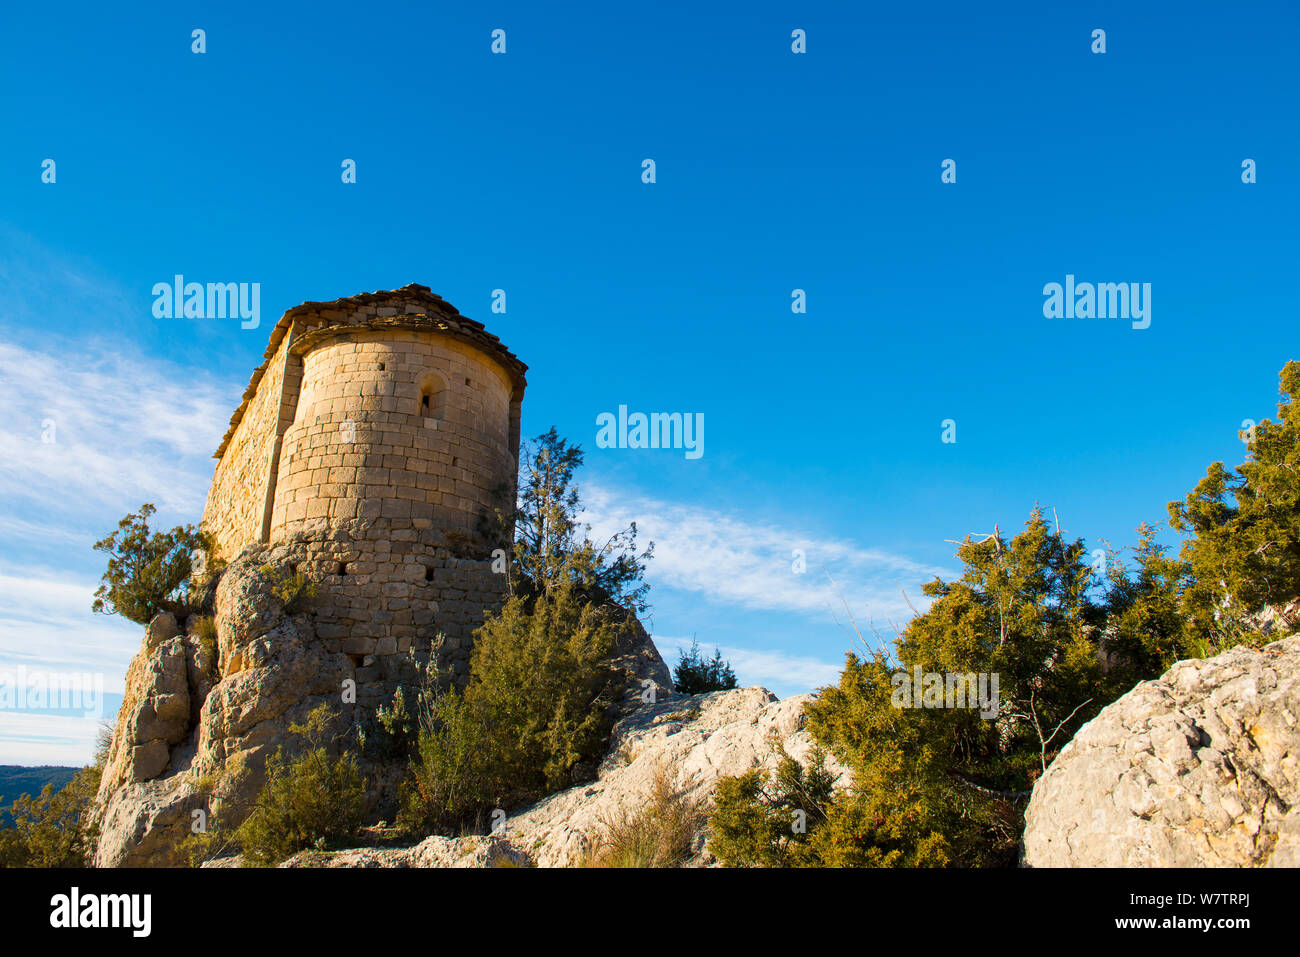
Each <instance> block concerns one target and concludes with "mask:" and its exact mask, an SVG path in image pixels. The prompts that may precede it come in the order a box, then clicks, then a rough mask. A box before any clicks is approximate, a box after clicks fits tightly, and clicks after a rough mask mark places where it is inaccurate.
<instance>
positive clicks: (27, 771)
mask: <svg viewBox="0 0 1300 957" xmlns="http://www.w3.org/2000/svg"><path fill="white" fill-rule="evenodd" d="M79 770H81V769H80V768H64V767H57V766H55V765H52V764H46V765H42V766H41V767H38V768H25V767H22V766H20V765H16V764H0V827H8V826H9V805H11V804H13V803H14V801H16V800H18V799H19V798H20V797H22V796H23V795H24V794H30V795H31V796H32V797H35V796H36V795H38V794H40V793H41V788H43V787H45V785H47V784H53V785H54V790H56V791H57V790H59V788H61V787H63V786H64V785H65V784H67V783H68V782H69V781H71V780H72V776H73V775H74V774H76V773H77V772H78V771H79Z"/></svg>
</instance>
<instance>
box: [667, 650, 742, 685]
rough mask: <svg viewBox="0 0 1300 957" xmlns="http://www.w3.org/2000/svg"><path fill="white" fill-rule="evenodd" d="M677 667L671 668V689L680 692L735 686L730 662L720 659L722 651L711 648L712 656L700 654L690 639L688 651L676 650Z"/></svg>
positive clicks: (734, 676)
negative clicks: (707, 656)
mask: <svg viewBox="0 0 1300 957" xmlns="http://www.w3.org/2000/svg"><path fill="white" fill-rule="evenodd" d="M678 656H679V657H678V660H677V667H676V668H675V669H674V670H673V690H674V691H680V692H681V693H682V694H708V693H709V692H710V691H726V690H728V689H729V688H734V687H736V673H735V672H734V671H732V670H731V664H730V662H726V661H723V660H722V652H721V651H719V650H718V649H717V648H714V649H713V657H712V658H707V659H706V658H702V657H701V656H700V646H699V645H698V644H696V642H695V639H693V638H692V639H691V650H690V651H689V652H686V651H684V650H683V651H679V652H678Z"/></svg>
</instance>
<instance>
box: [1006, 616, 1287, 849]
mask: <svg viewBox="0 0 1300 957" xmlns="http://www.w3.org/2000/svg"><path fill="white" fill-rule="evenodd" d="M1025 818H1026V829H1025V839H1024V848H1025V853H1024V860H1025V863H1026V864H1027V865H1029V866H1032V867H1068V866H1082V867H1189V866H1192V867H1194V866H1209V867H1263V866H1272V867H1295V866H1300V637H1292V638H1286V639H1283V640H1281V641H1277V642H1274V643H1273V644H1271V645H1268V646H1267V647H1266V648H1264V649H1263V650H1262V651H1259V650H1253V649H1250V648H1245V647H1240V648H1235V649H1233V650H1231V651H1228V652H1226V653H1224V654H1222V655H1219V656H1217V657H1214V658H1209V659H1205V660H1192V661H1182V662H1179V663H1178V664H1176V665H1174V666H1173V667H1172V668H1170V669H1169V671H1167V672H1166V673H1165V674H1164V676H1163V677H1161V678H1160V679H1159V680H1156V681H1144V682H1142V683H1141V684H1139V685H1138V686H1137V687H1136V688H1134V689H1133V690H1132V691H1130V692H1129V693H1128V694H1126V695H1125V696H1124V697H1122V698H1120V699H1119V700H1118V701H1116V702H1115V703H1114V704H1112V705H1110V706H1109V707H1107V708H1105V709H1104V710H1103V711H1102V712H1101V713H1100V714H1099V715H1098V716H1097V717H1096V718H1095V719H1093V720H1092V721H1090V722H1089V723H1088V724H1086V725H1084V726H1083V727H1082V728H1081V729H1080V730H1079V732H1078V734H1076V735H1075V737H1074V739H1073V740H1072V741H1071V742H1070V743H1069V744H1068V745H1066V747H1065V748H1064V749H1063V750H1062V751H1061V753H1060V754H1059V755H1058V756H1057V758H1056V760H1055V761H1053V762H1052V764H1051V765H1050V766H1049V767H1048V769H1047V772H1046V773H1045V774H1044V775H1043V777H1042V778H1041V779H1040V780H1039V781H1038V783H1037V784H1036V785H1035V787H1034V792H1033V796H1032V798H1031V799H1030V803H1029V807H1028V810H1027V811H1026V815H1025Z"/></svg>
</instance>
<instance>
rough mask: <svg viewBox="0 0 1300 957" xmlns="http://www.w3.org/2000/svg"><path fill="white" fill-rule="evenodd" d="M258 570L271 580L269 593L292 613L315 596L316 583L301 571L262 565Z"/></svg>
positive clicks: (316, 590)
mask: <svg viewBox="0 0 1300 957" xmlns="http://www.w3.org/2000/svg"><path fill="white" fill-rule="evenodd" d="M259 571H261V573H262V574H263V575H264V576H265V577H266V578H267V579H268V580H269V581H270V582H271V594H273V595H274V596H275V597H276V598H278V599H280V603H281V604H283V605H284V610H285V611H286V612H287V613H289V614H291V615H292V614H294V613H295V612H297V611H299V610H300V609H301V608H302V604H303V602H304V601H307V600H310V599H312V598H315V597H316V595H317V593H318V591H319V589H318V588H317V586H316V583H315V582H314V581H312V580H311V579H310V578H308V577H307V576H306V575H305V574H303V573H302V572H297V571H289V570H288V569H287V568H276V567H275V566H274V565H263V566H262V567H261V568H260V569H259Z"/></svg>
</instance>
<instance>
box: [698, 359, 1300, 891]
mask: <svg viewBox="0 0 1300 957" xmlns="http://www.w3.org/2000/svg"><path fill="white" fill-rule="evenodd" d="M1281 392H1282V402H1281V403H1280V405H1279V407H1278V411H1279V421H1278V422H1276V423H1274V422H1270V421H1269V420H1264V421H1263V422H1261V423H1260V424H1259V425H1258V426H1257V427H1256V428H1255V431H1254V434H1253V435H1244V436H1243V438H1245V439H1246V440H1247V442H1248V449H1249V452H1248V456H1247V461H1246V462H1245V463H1244V464H1243V465H1241V466H1238V467H1237V468H1236V469H1235V470H1233V472H1231V473H1229V472H1228V471H1227V470H1226V469H1224V468H1223V466H1222V463H1217V462H1216V463H1214V464H1213V465H1211V466H1210V469H1209V471H1208V473H1207V475H1206V477H1205V478H1204V479H1202V481H1201V482H1200V483H1199V484H1198V485H1197V487H1196V489H1195V490H1194V491H1193V492H1192V493H1191V494H1190V495H1188V496H1187V498H1186V500H1185V501H1184V502H1173V503H1170V505H1169V513H1170V524H1171V525H1172V527H1173V528H1174V529H1175V530H1177V531H1180V532H1184V533H1187V534H1188V535H1189V538H1188V539H1187V540H1186V541H1185V542H1184V543H1183V545H1182V548H1181V550H1180V554H1179V557H1178V558H1171V557H1169V556H1168V555H1167V554H1166V550H1165V549H1164V548H1162V547H1161V546H1160V545H1158V544H1157V542H1156V531H1157V530H1156V529H1155V527H1153V526H1149V525H1144V526H1141V527H1140V528H1139V529H1138V535H1139V542H1138V545H1137V547H1136V548H1135V549H1134V562H1133V566H1132V567H1131V568H1130V567H1126V566H1125V564H1123V563H1122V562H1121V561H1120V560H1119V556H1118V555H1116V554H1115V553H1114V552H1113V551H1110V552H1108V553H1107V559H1108V560H1107V561H1105V562H1103V563H1099V562H1096V561H1089V560H1088V554H1089V553H1088V552H1087V550H1086V546H1085V545H1084V543H1083V541H1082V540H1081V539H1073V540H1068V539H1066V538H1065V537H1064V536H1063V535H1062V533H1061V532H1060V530H1059V527H1053V526H1049V524H1048V523H1047V521H1046V519H1045V517H1044V515H1043V513H1042V512H1041V510H1039V509H1037V508H1035V509H1034V511H1033V513H1032V514H1031V516H1030V518H1029V521H1028V522H1027V523H1026V524H1025V528H1024V531H1022V532H1021V533H1020V534H1018V535H1016V536H1015V537H1014V538H1012V539H1010V540H1009V541H1008V540H1007V538H1006V537H1005V536H1003V535H1002V534H1001V533H1000V532H998V531H996V530H995V532H994V533H993V534H992V535H989V536H984V537H980V538H976V537H973V536H968V537H967V538H966V539H965V540H964V541H962V542H961V543H960V545H959V546H958V550H957V557H958V558H959V559H960V560H961V562H962V565H963V574H962V575H961V577H960V578H958V579H957V580H956V581H952V582H944V581H940V580H939V579H935V580H934V581H932V582H930V583H929V584H927V585H926V586H925V588H924V591H925V594H926V595H927V596H929V597H930V598H932V599H933V602H932V604H931V605H930V607H929V609H928V610H927V611H926V612H924V613H923V614H918V615H917V616H916V617H915V618H914V619H913V620H912V621H911V622H910V623H909V624H908V625H907V627H906V628H905V629H904V630H903V631H902V633H901V634H900V635H899V636H898V637H897V639H896V640H895V641H894V642H893V645H892V649H891V648H888V647H874V648H872V647H867V648H865V649H864V653H863V654H862V655H861V656H859V655H858V654H855V653H849V654H848V655H847V657H846V661H845V667H844V671H843V673H842V674H841V676H840V680H839V683H838V684H837V685H836V686H834V687H830V688H827V689H825V690H824V691H823V692H822V694H821V697H820V699H819V700H817V701H816V702H814V703H813V704H811V705H810V706H809V707H808V712H807V713H808V719H809V727H810V730H811V731H812V733H813V736H814V738H815V739H816V740H817V741H818V742H819V743H820V744H821V745H822V746H824V747H826V748H828V749H829V750H831V751H832V752H833V753H834V754H835V755H836V756H837V757H838V758H839V759H840V760H841V761H842V762H843V763H844V764H845V765H846V766H848V767H849V768H850V769H851V771H852V777H853V781H852V786H851V787H850V788H848V789H846V790H843V791H839V792H837V793H835V794H834V795H831V794H828V793H826V792H825V791H824V790H821V789H818V788H817V787H815V786H812V787H810V786H809V785H808V784H807V783H805V782H804V781H803V777H802V776H806V775H809V774H811V773H812V772H811V771H809V770H807V769H800V768H798V767H795V766H791V765H790V764H787V763H783V764H782V766H781V770H780V771H779V773H778V774H777V775H776V780H775V781H774V782H772V783H770V784H769V782H768V781H767V779H766V777H765V776H764V775H762V774H761V773H760V772H751V773H750V774H747V775H743V776H740V777H737V778H732V779H728V780H725V781H723V782H722V783H721V785H720V787H719V792H718V797H717V802H716V808H715V811H714V813H713V816H712V819H711V824H712V828H713V833H714V836H713V839H712V843H711V846H712V847H713V849H714V852H715V853H716V854H717V855H718V856H719V857H720V858H721V859H722V860H723V861H724V862H725V863H727V864H729V865H733V866H754V865H759V866H761V865H774V864H793V865H831V866H845V865H849V866H858V865H867V866H881V865H884V866H891V865H894V866H945V865H958V866H981V865H995V866H996V865H1008V864H1013V863H1015V861H1016V859H1017V854H1018V846H1019V841H1020V835H1021V832H1022V830H1023V827H1024V806H1025V801H1026V799H1027V798H1028V796H1029V793H1030V790H1031V788H1032V786H1033V783H1034V781H1035V780H1036V779H1037V778H1038V776H1039V775H1041V774H1042V773H1043V771H1044V770H1046V767H1047V765H1048V763H1049V762H1050V761H1051V760H1052V758H1053V757H1054V756H1055V755H1056V754H1057V753H1058V752H1059V751H1060V749H1061V748H1062V747H1063V746H1064V745H1065V744H1066V743H1067V742H1068V741H1069V740H1070V738H1071V737H1072V736H1073V735H1074V733H1075V732H1076V731H1077V730H1078V729H1079V727H1080V726H1081V725H1082V724H1083V723H1085V722H1086V721H1089V720H1090V719H1091V718H1093V717H1094V716H1096V714H1097V713H1098V711H1100V710H1101V708H1103V707H1104V706H1105V705H1107V704H1109V703H1111V702H1112V701H1114V700H1116V699H1117V698H1118V697H1119V696H1120V695H1122V694H1124V693H1125V692H1126V691H1128V690H1129V689H1130V688H1131V687H1132V686H1133V685H1134V684H1135V683H1136V682H1138V681H1140V680H1143V679H1147V678H1153V677H1156V676H1158V675H1160V674H1161V673H1162V672H1163V671H1165V670H1166V669H1167V668H1168V667H1169V666H1170V665H1172V664H1173V663H1174V662H1175V661H1178V660H1180V659H1182V658H1186V657H1204V656H1207V655H1212V654H1217V653H1219V652H1220V651H1223V650H1225V649H1227V648H1229V647H1232V646H1233V645H1236V644H1242V643H1246V644H1252V645H1259V644H1262V643H1264V642H1265V641H1266V640H1271V639H1267V638H1266V637H1265V636H1264V634H1263V633H1262V632H1261V630H1260V629H1259V627H1258V623H1257V619H1256V618H1255V617H1254V616H1255V615H1257V613H1258V611H1259V610H1260V608H1261V606H1263V605H1264V604H1265V603H1268V602H1282V601H1286V600H1289V599H1292V598H1294V597H1296V596H1297V595H1300V476H1298V474H1297V471H1298V468H1300V419H1298V417H1297V413H1296V411H1295V407H1294V404H1293V397H1294V396H1295V395H1297V394H1298V393H1300V363H1297V362H1290V363H1288V364H1287V366H1286V367H1285V368H1284V369H1283V370H1282V373H1281ZM865 644H866V643H865V642H864V645H865ZM964 674H974V675H989V676H992V675H997V676H998V678H999V686H998V690H997V693H996V695H995V697H996V698H997V699H998V701H997V703H996V706H995V707H994V708H993V709H991V712H990V713H989V714H988V715H987V717H986V716H985V715H983V714H981V711H980V710H977V709H973V708H969V707H952V705H951V703H949V704H948V706H946V707H945V706H944V702H942V701H937V702H919V703H918V702H913V701H911V700H910V695H909V696H908V697H909V700H908V701H907V702H905V703H900V695H899V691H900V688H901V687H904V686H906V685H908V684H911V683H912V682H913V680H915V681H917V682H919V681H920V679H921V676H923V675H941V676H948V675H964ZM900 675H901V676H903V677H902V681H900V680H899V676H900ZM914 675H915V676H916V677H915V679H913V678H912V676H914ZM917 704H920V705H921V706H919V707H918V706H916V705H917ZM815 783H816V782H814V784H815ZM804 796H807V797H808V800H807V802H806V803H807V804H808V806H807V807H802V806H800V807H799V808H795V807H794V805H795V804H796V803H797V801H798V800H802V799H803V798H804ZM794 810H803V811H805V812H806V813H805V814H804V816H803V818H802V819H801V820H802V823H804V824H805V825H806V826H805V827H804V828H803V829H802V830H801V829H800V828H798V827H795V826H793V824H792V821H793V820H794V819H795V816H794V815H793V812H794Z"/></svg>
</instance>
